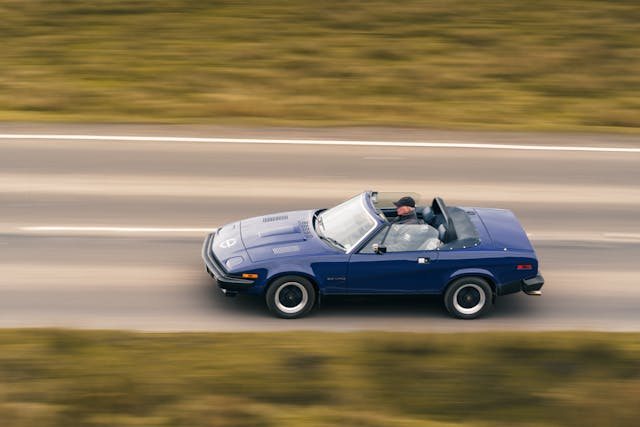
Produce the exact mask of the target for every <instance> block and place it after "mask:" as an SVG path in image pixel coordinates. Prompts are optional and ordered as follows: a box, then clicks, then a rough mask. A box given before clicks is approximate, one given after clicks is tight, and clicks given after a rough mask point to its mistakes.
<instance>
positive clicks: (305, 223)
mask: <svg viewBox="0 0 640 427" xmlns="http://www.w3.org/2000/svg"><path fill="white" fill-rule="evenodd" d="M298 225H299V226H300V231H302V233H303V234H304V235H305V237H311V229H310V228H309V221H300V222H298Z"/></svg>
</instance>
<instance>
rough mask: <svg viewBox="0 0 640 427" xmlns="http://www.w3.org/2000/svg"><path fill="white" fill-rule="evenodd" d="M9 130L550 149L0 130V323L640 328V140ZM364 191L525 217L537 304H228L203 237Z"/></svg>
mask: <svg viewBox="0 0 640 427" xmlns="http://www.w3.org/2000/svg"><path fill="white" fill-rule="evenodd" d="M0 133H2V134H42V135H45V134H53V133H55V134H82V135H143V136H144V135H146V136H154V137H155V136H190V137H225V138H228V137H234V138H270V139H314V140H324V139H326V140H336V139H338V140H369V141H371V140H374V141H414V142H416V141H438V142H441V143H445V144H446V143H448V142H451V143H457V144H460V143H463V144H464V143H477V142H480V143H498V144H514V145H518V144H520V145H530V144H533V145H540V146H545V147H549V150H543V151H532V150H502V149H483V148H446V147H439V148H434V147H401V146H394V145H393V144H391V145H389V146H371V145H362V146H345V145H320V144H316V145H293V144H288V145H282V144H246V143H243V144H238V143H229V142H203V141H200V142H189V141H180V142H171V141H153V140H151V141H126V140H124V141H101V140H98V141H96V140H71V139H56V140H52V139H18V138H9V137H6V136H5V137H2V138H0V327H49V326H56V327H57V326H60V327H76V328H117V329H135V330H148V331H172V330H193V331H199V330H211V331H247V330H251V331H262V330H332V331H349V330H359V329H381V330H402V331H480V330H489V329H491V330H496V329H498V330H551V329H589V330H609V331H640V281H639V279H638V278H639V277H640V262H639V260H640V225H639V224H638V219H639V218H640V152H610V151H599V152H590V151H555V150H554V149H553V147H554V146H557V145H562V146H569V147H571V146H587V147H604V148H612V147H627V148H629V147H632V148H633V147H640V137H633V136H611V135H584V136H583V135H557V134H555V135H535V134H496V133H469V132H458V133H455V132H427V131H418V130H395V129H373V130H372V129H331V130H300V129H269V130H266V129H262V130H261V129H233V128H216V127H151V126H121V127H118V126H61V125H59V126H52V125H20V124H18V125H7V124H5V125H0ZM366 189H376V190H381V191H411V192H419V193H421V194H422V195H423V196H424V197H425V199H430V198H432V197H433V196H434V195H440V196H442V197H443V198H444V199H445V200H446V201H447V203H448V204H449V205H462V206H490V207H503V208H509V209H512V210H514V211H515V213H516V214H517V216H518V217H519V218H520V220H521V222H522V223H523V225H524V226H525V228H526V230H527V231H528V232H529V233H530V235H531V239H532V242H533V244H534V246H535V248H536V250H537V252H538V255H539V258H540V260H541V267H542V272H543V274H544V276H545V279H546V284H545V287H544V293H543V296H542V297H529V296H526V295H523V294H517V295H511V296H507V297H503V298H500V299H499V300H498V304H497V306H496V309H495V311H494V312H493V314H492V315H491V316H490V317H487V318H483V319H478V320H474V321H461V320H455V319H452V318H450V317H448V315H447V314H446V313H445V311H444V309H443V308H442V305H441V301H440V300H439V299H438V298H434V297H428V298H427V297H425V298H388V297H384V298H364V297H358V298H337V297H334V298H329V299H326V300H324V301H323V305H322V307H321V308H320V310H317V311H315V312H314V313H312V315H311V316H309V317H308V318H304V319H298V320H280V319H275V318H272V317H271V316H270V314H269V313H268V312H267V309H266V307H265V305H264V302H263V301H262V300H259V299H257V298H252V297H237V298H233V299H232V298H225V297H224V296H223V295H222V294H221V293H220V292H219V291H218V289H217V288H216V287H215V286H214V285H213V283H212V281H211V280H210V279H209V277H208V276H207V274H206V273H205V272H204V269H203V266H202V262H201V260H200V249H201V243H202V239H203V237H204V234H205V230H207V229H211V228H215V227H217V226H219V225H222V224H224V223H226V222H228V221H231V220H235V219H239V218H243V217H248V216H254V215H261V214H266V213H270V212H278V211H287V210H294V209H306V208H315V207H329V206H331V205H333V204H336V203H338V202H340V201H342V200H344V199H345V198H347V197H349V196H351V195H353V194H356V193H359V192H361V191H363V190H366Z"/></svg>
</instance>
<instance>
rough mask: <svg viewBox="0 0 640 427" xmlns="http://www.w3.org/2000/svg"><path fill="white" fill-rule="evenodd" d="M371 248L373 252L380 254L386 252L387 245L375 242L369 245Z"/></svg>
mask: <svg viewBox="0 0 640 427" xmlns="http://www.w3.org/2000/svg"><path fill="white" fill-rule="evenodd" d="M371 248H372V249H373V252H374V253H376V254H378V255H382V254H386V253H387V247H386V246H380V245H379V244H377V243H374V244H373V245H371Z"/></svg>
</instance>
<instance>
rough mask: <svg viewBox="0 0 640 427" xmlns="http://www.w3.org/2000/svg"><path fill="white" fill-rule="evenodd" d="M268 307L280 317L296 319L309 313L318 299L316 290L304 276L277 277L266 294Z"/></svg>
mask: <svg viewBox="0 0 640 427" xmlns="http://www.w3.org/2000/svg"><path fill="white" fill-rule="evenodd" d="M266 299H267V307H269V310H270V311H271V312H272V313H273V314H275V315H276V316H278V317H281V318H283V319H295V318H297V317H302V316H304V315H306V314H307V313H309V311H311V309H312V308H313V305H314V304H315V301H316V291H315V289H314V288H313V285H312V284H311V282H309V281H308V280H307V279H305V278H304V277H299V276H284V277H280V278H278V279H276V280H275V281H274V282H273V283H272V284H271V286H269V289H268V290H267V294H266Z"/></svg>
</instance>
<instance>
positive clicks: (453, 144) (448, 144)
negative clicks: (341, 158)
mask: <svg viewBox="0 0 640 427" xmlns="http://www.w3.org/2000/svg"><path fill="white" fill-rule="evenodd" d="M0 139H49V140H82V141H150V142H218V143H227V144H281V145H344V146H367V147H371V146H377V147H417V148H474V149H486V150H529V151H586V152H604V153H640V148H624V147H587V146H575V147H572V146H562V145H557V146H555V145H540V146H538V145H516V144H473V143H467V142H461V141H455V140H452V141H439V142H437V141H432V142H405V141H396V142H392V141H353V140H351V141H349V140H344V141H343V140H314V139H257V138H191V137H169V136H125V135H122V136H121V135H55V134H54V135H44V134H0Z"/></svg>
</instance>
